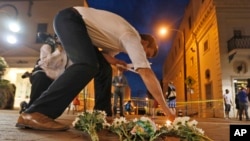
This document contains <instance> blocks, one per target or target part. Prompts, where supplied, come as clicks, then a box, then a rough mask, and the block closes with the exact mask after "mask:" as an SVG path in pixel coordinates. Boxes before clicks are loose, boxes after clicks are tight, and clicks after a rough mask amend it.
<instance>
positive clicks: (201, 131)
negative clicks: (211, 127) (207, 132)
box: [196, 128, 204, 135]
mask: <svg viewBox="0 0 250 141" xmlns="http://www.w3.org/2000/svg"><path fill="white" fill-rule="evenodd" d="M196 130H197V131H198V132H199V133H200V134H202V135H204V131H203V130H202V129H201V128H196Z"/></svg>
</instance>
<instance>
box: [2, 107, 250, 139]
mask: <svg viewBox="0 0 250 141" xmlns="http://www.w3.org/2000/svg"><path fill="white" fill-rule="evenodd" d="M18 115H19V114H18V110H0V141H87V137H88V136H87V135H86V134H83V133H81V132H80V131H77V130H75V129H73V128H71V129H70V130H68V131H66V132H50V131H37V130H31V129H19V128H16V127H15V124H16V121H17V118H18ZM75 116H76V115H73V114H66V113H65V114H63V115H62V116H61V117H60V118H58V121H61V122H63V123H65V124H68V125H71V123H72V121H73V120H74V119H75ZM127 118H134V117H127ZM195 119H196V120H197V121H198V127H200V128H202V129H203V130H204V131H205V134H206V135H207V136H208V137H210V138H211V139H213V140H215V141H229V125H230V124H247V125H250V121H238V120H236V119H222V118H195ZM155 122H156V123H162V122H164V120H163V118H162V117H158V116H157V117H156V118H155ZM100 139H101V141H114V140H117V139H116V136H115V135H114V134H111V133H108V132H103V133H102V134H101V138H100Z"/></svg>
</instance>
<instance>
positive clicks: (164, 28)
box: [159, 27, 168, 36]
mask: <svg viewBox="0 0 250 141" xmlns="http://www.w3.org/2000/svg"><path fill="white" fill-rule="evenodd" d="M167 32H168V30H167V28H166V27H161V28H160V29H159V35H160V36H165V35H166V34H167Z"/></svg>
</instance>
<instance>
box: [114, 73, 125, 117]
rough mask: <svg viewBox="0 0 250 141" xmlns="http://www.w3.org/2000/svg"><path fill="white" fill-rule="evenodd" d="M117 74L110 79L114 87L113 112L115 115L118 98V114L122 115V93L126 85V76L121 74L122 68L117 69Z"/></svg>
mask: <svg viewBox="0 0 250 141" xmlns="http://www.w3.org/2000/svg"><path fill="white" fill-rule="evenodd" d="M117 73H118V74H117V76H114V78H113V80H112V85H113V87H114V106H113V112H114V113H113V114H114V116H116V114H117V107H118V99H119V101H120V102H119V105H120V116H123V117H124V114H123V103H124V94H125V88H126V86H128V81H127V79H126V77H125V76H124V75H123V70H122V69H118V71H117Z"/></svg>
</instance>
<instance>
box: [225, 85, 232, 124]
mask: <svg viewBox="0 0 250 141" xmlns="http://www.w3.org/2000/svg"><path fill="white" fill-rule="evenodd" d="M223 98H224V105H225V115H226V118H227V119H230V117H229V112H230V110H231V105H233V102H232V99H231V95H230V94H229V90H228V89H226V90H225V94H224V95H223Z"/></svg>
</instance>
